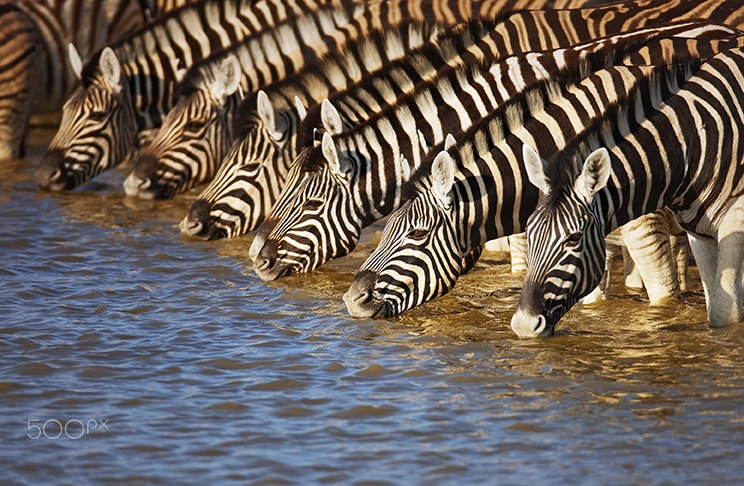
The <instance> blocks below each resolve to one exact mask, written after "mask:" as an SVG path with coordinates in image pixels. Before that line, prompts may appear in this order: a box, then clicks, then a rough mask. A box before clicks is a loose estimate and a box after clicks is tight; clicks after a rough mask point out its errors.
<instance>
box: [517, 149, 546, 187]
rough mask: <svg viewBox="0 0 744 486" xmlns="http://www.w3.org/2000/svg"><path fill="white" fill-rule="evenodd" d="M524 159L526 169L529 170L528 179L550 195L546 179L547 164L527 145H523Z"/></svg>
mask: <svg viewBox="0 0 744 486" xmlns="http://www.w3.org/2000/svg"><path fill="white" fill-rule="evenodd" d="M522 159H524V167H525V169H527V177H528V178H529V180H530V182H531V183H532V184H533V185H534V186H535V187H537V188H538V189H539V190H540V192H542V193H543V194H547V193H548V189H549V186H548V180H547V178H546V177H545V163H544V162H543V160H542V159H541V158H540V156H539V155H538V154H537V152H535V149H533V148H532V147H530V146H529V145H527V144H524V145H522Z"/></svg>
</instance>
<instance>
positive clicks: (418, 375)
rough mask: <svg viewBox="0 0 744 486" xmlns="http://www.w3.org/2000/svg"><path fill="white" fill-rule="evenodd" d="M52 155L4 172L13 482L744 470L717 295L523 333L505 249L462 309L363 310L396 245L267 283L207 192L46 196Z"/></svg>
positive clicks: (570, 479)
mask: <svg viewBox="0 0 744 486" xmlns="http://www.w3.org/2000/svg"><path fill="white" fill-rule="evenodd" d="M40 147H43V144H39V145H38V146H37V147H36V151H35V152H34V153H33V154H32V157H30V158H29V159H27V160H23V161H12V162H9V163H5V164H3V165H2V166H0V214H1V215H2V218H1V219H0V225H2V228H1V231H0V282H2V288H3V292H2V296H3V298H2V300H0V315H2V318H0V346H1V348H0V349H1V350H2V353H1V354H0V404H1V406H2V410H3V417H4V419H5V427H3V434H4V435H3V437H2V438H3V441H2V447H3V451H2V452H3V453H2V457H3V459H4V468H3V469H4V470H3V473H2V476H3V478H4V479H5V480H6V481H10V482H34V481H37V480H46V481H49V480H50V479H56V480H57V481H58V482H62V481H66V482H73V481H74V482H80V481H81V480H83V481H85V480H87V481H89V482H119V481H126V482H141V483H146V484H159V483H160V484H173V483H183V482H194V478H199V479H198V481H199V482H204V480H206V481H210V482H217V481H219V482H221V483H224V482H228V481H230V482H237V483H247V482H266V483H286V482H301V483H309V482H310V483H312V482H315V483H329V482H341V483H364V482H373V481H380V482H383V483H394V484H419V483H422V482H423V483H450V482H454V481H463V480H465V481H466V482H467V483H476V482H486V483H494V482H498V483H500V484H529V482H533V483H536V484H566V483H602V484H629V483H643V484H678V483H683V482H684V483H687V482H694V483H712V482H714V481H729V482H739V481H740V478H741V476H742V473H744V465H743V464H742V461H741V457H742V454H743V453H744V440H743V438H744V435H743V434H744V407H743V405H744V396H743V395H744V393H743V392H742V390H743V389H744V386H743V385H744V363H742V360H743V359H744V358H742V356H744V353H742V350H743V349H744V337H742V332H740V329H739V326H732V327H730V328H727V329H723V330H711V329H709V328H708V327H707V325H706V324H705V309H704V299H703V296H702V291H701V289H700V285H699V283H697V282H696V283H695V284H694V285H693V286H692V290H691V291H690V292H688V293H687V294H685V295H684V296H683V299H682V301H680V302H675V303H672V304H667V305H664V306H659V307H654V308H651V307H649V306H648V305H647V304H646V302H645V300H644V296H643V295H638V294H635V293H633V292H626V291H624V290H623V289H622V288H621V287H619V286H616V287H615V289H614V290H615V294H616V296H615V298H614V299H613V300H612V301H608V302H604V303H600V304H596V305H593V306H586V307H584V308H580V307H577V308H575V309H574V310H572V311H571V312H570V313H569V314H568V315H567V316H566V317H565V318H564V320H563V321H562V323H561V324H560V325H559V333H558V336H556V337H555V338H552V339H546V340H538V341H534V342H526V341H518V340H516V339H515V338H514V335H513V334H512V333H511V331H510V329H509V325H508V322H509V318H510V317H511V312H512V310H513V308H514V306H515V305H516V301H517V298H518V294H519V285H520V277H519V276H512V275H511V274H510V273H509V265H508V262H507V261H506V259H505V257H504V255H499V254H487V255H485V256H484V258H483V260H482V261H481V262H480V263H479V264H478V265H477V267H476V269H475V270H474V271H473V272H472V273H471V274H469V275H466V276H464V277H463V278H462V280H461V282H460V284H458V286H457V287H456V289H455V290H454V291H453V292H452V293H451V294H450V295H447V296H445V297H444V298H441V299H438V300H437V301H434V302H432V303H430V304H428V305H426V306H423V307H421V308H419V309H415V310H413V311H411V312H409V313H407V314H405V315H402V316H399V317H397V318H394V319H389V320H365V319H351V318H350V317H348V316H347V314H346V311H345V307H344V305H343V302H342V300H341V295H342V294H343V292H344V291H345V290H346V289H347V287H348V285H349V284H350V283H351V280H352V278H353V274H354V272H355V271H356V269H357V268H358V267H359V265H360V264H361V263H362V262H363V261H364V259H365V258H366V255H368V254H369V252H371V250H372V248H373V247H374V245H375V244H376V243H377V240H378V238H379V230H380V226H379V225H377V226H375V227H373V228H370V230H369V231H368V232H367V233H366V234H365V238H364V239H363V241H362V243H361V244H360V247H359V249H358V251H356V252H354V253H353V254H352V255H349V256H348V257H347V258H344V259H341V260H338V261H335V262H332V263H331V264H329V265H327V266H326V267H325V268H322V269H319V271H317V272H316V273H314V274H311V275H301V276H296V277H291V278H289V279H286V280H283V281H279V282H273V283H268V284H266V283H263V282H261V281H260V280H258V279H257V278H255V276H254V275H253V274H252V271H251V268H250V264H249V261H248V257H247V251H248V246H249V244H250V241H251V237H250V236H248V237H246V238H241V239H237V240H231V241H216V242H202V241H191V240H187V239H184V238H182V237H181V235H180V233H179V230H178V221H179V220H180V219H181V217H182V216H183V214H184V213H185V211H186V210H187V209H188V207H189V204H190V201H191V200H192V199H193V198H194V197H195V196H196V193H197V192H192V193H190V194H186V195H183V196H180V197H179V198H176V199H175V200H173V201H165V202H163V201H141V200H138V199H131V198H126V197H124V195H123V190H122V188H121V183H122V181H123V179H124V174H122V173H121V172H118V171H112V172H111V173H108V174H105V175H104V176H102V177H101V178H100V180H97V181H96V182H95V183H93V184H90V185H88V186H86V187H85V188H82V190H77V191H74V192H71V193H65V194H49V193H43V192H39V191H38V190H37V189H36V185H35V182H34V179H33V171H34V168H35V163H36V161H37V160H38V156H39V154H40V152H41V148H40Z"/></svg>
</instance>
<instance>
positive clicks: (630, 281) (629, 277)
mask: <svg viewBox="0 0 744 486" xmlns="http://www.w3.org/2000/svg"><path fill="white" fill-rule="evenodd" d="M623 279H624V281H625V287H627V288H629V289H642V288H643V277H642V276H641V272H640V270H639V269H638V265H636V263H635V261H634V260H633V257H632V256H630V252H629V251H628V248H627V247H626V246H625V245H623Z"/></svg>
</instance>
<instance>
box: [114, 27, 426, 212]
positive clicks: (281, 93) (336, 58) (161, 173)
mask: <svg viewBox="0 0 744 486" xmlns="http://www.w3.org/2000/svg"><path fill="white" fill-rule="evenodd" d="M303 20H304V19H298V20H296V21H295V20H293V22H295V23H300V22H303ZM307 20H309V21H310V22H314V16H309V19H307ZM307 20H304V21H305V22H307ZM353 23H355V20H352V21H351V24H353ZM344 28H345V30H347V31H350V30H359V29H349V26H345V27H344ZM295 30H297V31H300V32H303V31H308V32H312V29H310V28H309V26H305V27H303V26H302V25H298V26H297V27H296V29H295ZM435 31H436V27H435V26H428V25H424V24H421V23H416V22H405V23H404V24H402V25H399V26H392V25H391V26H389V27H387V28H386V30H385V33H384V34H383V33H380V34H378V35H375V34H374V33H366V35H365V36H364V37H362V38H361V39H358V41H356V42H355V40H356V39H354V38H351V37H349V38H345V39H344V40H343V41H340V42H339V45H338V47H337V48H336V50H334V51H333V52H332V53H328V52H326V51H327V42H325V40H324V39H323V38H321V37H320V36H318V38H317V39H315V40H312V39H309V36H308V35H306V36H304V37H303V42H304V43H305V44H306V45H305V46H304V48H303V49H302V54H303V59H302V60H295V61H294V62H291V63H290V62H285V63H284V65H291V69H284V66H279V68H277V69H267V68H264V69H257V68H256V66H255V65H254V63H253V62H250V63H248V65H243V64H241V67H242V69H241V72H242V79H241V82H240V85H239V89H235V90H234V92H233V93H230V95H229V97H228V99H226V100H225V101H224V102H223V101H222V100H221V99H218V98H217V97H215V96H214V95H213V94H212V91H213V90H212V87H211V86H212V83H211V82H209V80H210V79H214V78H217V79H219V78H220V76H219V75H218V76H204V75H201V74H199V75H198V76H196V79H190V76H193V75H192V73H187V74H186V78H185V79H184V81H182V82H181V84H186V85H188V86H190V88H189V90H188V91H187V92H186V93H185V94H183V95H182V97H181V98H180V100H179V101H178V103H177V104H176V105H175V106H174V107H173V109H171V111H170V112H169V113H168V115H167V117H166V118H165V120H164V122H163V125H162V126H161V128H160V130H159V132H158V136H157V137H156V139H155V141H154V142H153V143H152V144H151V145H150V146H148V147H147V148H146V149H145V150H144V151H143V152H142V153H141V155H140V158H139V160H138V162H137V164H136V165H135V168H134V170H133V171H132V173H131V174H130V175H129V177H128V178H127V180H126V182H125V188H126V189H127V194H129V195H139V196H140V197H153V196H154V197H158V198H166V197H171V196H172V195H174V194H175V193H176V192H182V191H184V190H187V189H189V188H191V187H193V186H194V185H196V184H198V183H201V182H204V181H208V180H210V179H212V178H213V177H214V174H215V172H216V171H217V168H218V166H219V165H220V164H221V162H222V160H223V158H224V156H225V154H226V153H227V152H228V150H229V149H230V147H231V145H232V143H233V140H234V137H233V134H232V131H233V127H232V125H233V117H234V113H235V111H236V106H237V105H238V104H240V105H242V107H243V111H244V112H248V113H243V114H241V124H244V125H248V126H251V127H253V126H256V124H257V123H261V122H263V121H264V119H266V120H267V121H269V120H271V121H273V122H274V123H273V126H271V127H268V126H265V130H264V132H266V133H265V134H264V133H262V135H265V137H266V138H268V139H269V140H267V141H269V143H272V142H271V141H273V144H272V145H280V146H282V147H286V146H287V145H292V146H294V143H293V142H289V143H288V141H287V135H285V133H282V132H289V130H290V128H291V127H294V126H296V123H297V122H296V120H293V119H287V117H286V116H284V113H282V114H280V115H279V117H278V116H277V114H276V113H271V112H275V111H276V110H274V106H273V104H274V103H279V106H281V107H282V108H284V111H291V112H292V113H297V112H296V111H295V110H296V108H295V97H297V98H298V99H299V101H300V102H301V103H302V104H303V106H307V105H308V104H309V103H312V104H315V103H317V102H318V101H319V100H321V99H323V98H324V97H325V96H328V95H329V94H330V93H333V92H335V91H337V90H339V89H344V88H346V87H347V86H349V85H351V84H354V83H356V82H357V81H358V80H359V79H360V78H361V77H362V76H363V75H364V73H367V72H374V71H377V70H379V69H381V68H382V67H383V66H385V65H387V64H388V63H389V62H390V61H391V60H395V59H397V58H399V57H401V56H403V55H404V54H405V53H406V52H408V51H410V49H411V48H412V47H417V46H420V45H421V44H423V43H424V42H425V41H426V40H427V39H428V38H430V37H431V36H432V35H433V33H434V32H435ZM354 35H356V34H354ZM370 36H371V37H370ZM272 39H273V37H272ZM285 43H286V41H285ZM380 44H381V45H380ZM298 47H299V46H298ZM252 49H253V47H252V46H250V45H245V43H242V44H241V45H239V46H236V47H234V48H231V49H229V50H228V51H227V54H223V53H220V54H217V55H213V56H210V58H208V59H207V60H205V61H204V62H203V63H201V65H197V66H196V68H197V69H198V71H197V73H199V72H201V71H204V70H212V69H214V67H215V65H217V66H219V65H221V64H222V62H223V60H224V58H225V56H226V55H234V56H237V57H238V58H241V57H243V58H248V59H249V60H251V61H252V60H253V59H260V58H261V57H260V56H257V55H255V54H250V51H251V50H252ZM313 49H314V51H312V50H313ZM246 50H247V51H249V53H248V54H250V55H248V54H244V55H242V56H241V53H242V51H246ZM265 50H266V49H265V48H264V49H262V51H265ZM296 53H299V49H298V50H297V51H296ZM311 54H313V55H311ZM324 54H325V55H324ZM313 57H317V58H318V59H315V60H314V59H313ZM272 66H273V65H272ZM300 68H301V69H300ZM292 71H295V72H294V74H293V75H290V74H292ZM323 73H327V74H323ZM259 90H260V91H263V93H264V94H265V95H266V96H264V95H261V96H262V99H261V103H258V102H257V97H258V96H259V95H258V92H259ZM243 93H248V94H247V96H248V97H249V98H252V99H251V100H249V101H247V102H245V103H242V102H241V99H242V94H243ZM266 97H271V98H273V99H274V102H271V101H270V102H269V105H268V106H267V105H266V101H265V98H266ZM258 107H261V108H262V111H261V112H260V113H258V112H257V108H258ZM251 109H252V112H251V111H250V110H251ZM256 116H258V120H256V119H255V117H256ZM250 117H252V119H251V120H250V121H246V120H245V119H246V118H250ZM195 121H196V122H201V123H200V126H199V130H198V131H194V130H190V129H189V127H190V126H192V125H193V124H194V122H195ZM277 122H278V123H279V125H278V127H277ZM263 125H266V124H265V123H264V124H263ZM292 131H294V130H292ZM243 132H245V130H243ZM251 135H253V134H251V133H241V138H242V139H245V138H246V137H250V136H251ZM266 138H265V139H264V140H266ZM246 143H253V144H254V146H255V143H256V142H255V141H250V140H247V141H246ZM256 149H257V150H258V151H259V152H263V150H262V149H261V147H257V148H256ZM236 153H240V154H241V157H240V160H239V162H240V163H250V160H254V159H255V157H253V158H250V160H249V161H246V160H245V155H246V154H245V153H244V152H243V151H241V152H236Z"/></svg>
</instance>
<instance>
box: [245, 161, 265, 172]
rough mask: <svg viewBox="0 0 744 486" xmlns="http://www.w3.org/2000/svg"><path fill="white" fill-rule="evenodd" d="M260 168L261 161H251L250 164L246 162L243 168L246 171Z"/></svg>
mask: <svg viewBox="0 0 744 486" xmlns="http://www.w3.org/2000/svg"><path fill="white" fill-rule="evenodd" d="M260 168H261V164H260V163H259V162H251V163H250V164H245V165H244V166H243V167H242V169H241V170H244V171H246V172H258V169H260Z"/></svg>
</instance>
